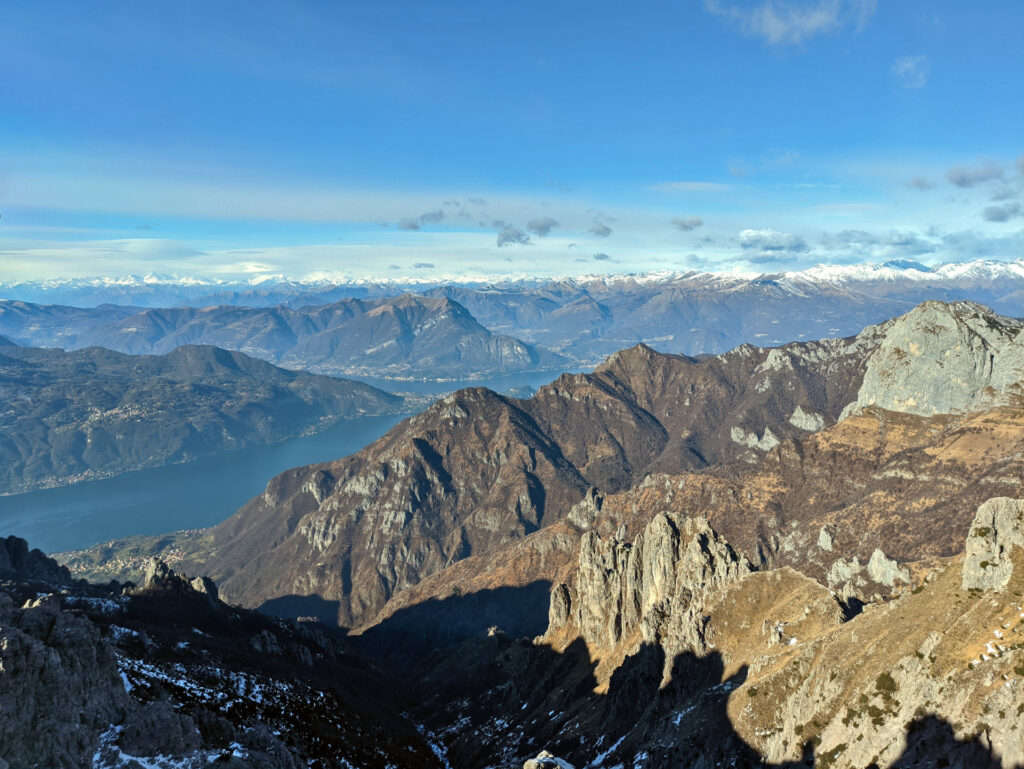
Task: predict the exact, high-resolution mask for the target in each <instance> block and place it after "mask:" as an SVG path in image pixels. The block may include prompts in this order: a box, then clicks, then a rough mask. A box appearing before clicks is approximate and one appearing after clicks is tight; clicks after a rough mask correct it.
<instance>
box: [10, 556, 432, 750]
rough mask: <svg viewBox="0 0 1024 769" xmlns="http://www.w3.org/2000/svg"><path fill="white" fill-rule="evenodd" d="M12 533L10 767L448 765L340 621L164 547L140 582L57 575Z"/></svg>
mask: <svg viewBox="0 0 1024 769" xmlns="http://www.w3.org/2000/svg"><path fill="white" fill-rule="evenodd" d="M0 544H2V547H0V553H3V554H5V555H6V556H7V558H6V560H5V561H4V564H5V568H4V572H3V575H2V576H3V578H4V579H5V581H3V582H0V767H8V766H9V767H17V768H19V769H20V768H21V767H61V769H64V768H65V767H67V768H69V769H70V768H71V767H83V768H84V767H91V768H92V769H121V768H124V769H128V768H129V767H138V766H147V767H154V768H155V769H198V768H199V767H205V766H208V765H210V764H211V763H212V764H216V765H218V766H220V765H223V766H228V767H258V768H260V769H299V767H307V766H310V765H311V762H313V763H315V764H316V765H317V766H323V767H339V768H340V767H349V766H352V765H353V764H354V765H358V766H367V767H384V766H396V765H408V766H423V767H434V766H440V760H439V759H438V757H437V756H436V755H435V753H434V752H433V750H432V749H431V748H430V746H429V745H428V743H427V741H426V740H425V739H424V738H423V737H421V736H420V734H419V733H418V732H417V730H416V725H415V724H414V723H412V722H410V721H408V719H406V718H404V717H403V716H401V715H400V713H401V711H402V710H403V708H404V707H406V706H407V703H406V702H405V701H403V700H402V698H401V696H400V695H399V694H398V693H399V691H400V689H399V687H398V684H397V683H396V682H394V681H392V680H391V679H389V678H388V677H387V676H386V675H385V674H383V673H382V672H380V671H378V670H375V669H374V668H373V666H372V665H371V663H369V662H368V661H367V660H365V659H362V658H360V657H359V656H358V655H356V654H355V653H354V650H353V649H352V648H351V646H349V645H347V644H345V643H344V641H343V640H342V639H341V638H340V637H339V636H337V635H336V634H334V633H332V631H331V630H330V629H327V628H323V627H322V626H320V625H319V624H318V623H310V622H284V621H275V620H273V619H270V618H268V617H264V616H262V615H258V614H255V613H252V612H246V611H241V610H237V609H234V608H232V607H229V606H226V605H224V604H223V603H221V602H220V601H219V600H218V599H217V592H216V587H215V585H214V584H213V583H212V581H211V580H209V579H207V578H205V577H200V578H196V579H194V580H190V579H188V578H187V577H184V576H181V575H177V574H175V573H174V572H173V571H172V570H171V569H169V568H168V567H167V566H166V564H164V563H162V562H160V561H153V562H151V563H150V567H149V569H148V570H147V578H146V581H145V584H144V585H143V586H141V587H134V586H131V585H128V586H125V587H124V588H122V587H121V586H119V585H116V584H112V585H110V586H107V587H99V586H89V585H86V584H82V583H79V584H75V585H70V584H68V583H67V581H65V582H64V584H52V583H48V582H46V581H45V577H47V576H53V575H56V576H57V577H61V576H63V575H66V572H65V571H63V570H62V569H61V567H58V566H57V565H56V564H55V563H54V562H53V561H50V560H49V559H46V557H45V556H43V555H42V554H41V553H39V551H31V552H30V551H28V549H27V546H26V544H25V542H24V541H23V540H17V539H16V538H8V539H7V540H3V541H2V542H0ZM11 553H13V554H14V557H10V554H11ZM26 553H29V557H28V558H25V557H24V554H26ZM47 561H49V563H47Z"/></svg>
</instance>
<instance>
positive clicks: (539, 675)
mask: <svg viewBox="0 0 1024 769" xmlns="http://www.w3.org/2000/svg"><path fill="white" fill-rule="evenodd" d="M1022 328H1024V326H1022V324H1021V322H1020V321H1018V320H1015V319H1012V318H1008V317H1003V316H1000V315H997V314H996V313H993V312H992V311H990V310H988V309H987V308H984V307H982V306H980V305H976V304H971V303H966V302H957V303H951V304H942V303H936V302H926V303H925V304H923V305H920V306H919V307H917V308H915V309H913V310H912V311H911V312H909V313H907V314H906V315H904V316H901V317H899V318H896V319H894V320H891V321H888V322H885V323H882V324H880V325H877V326H871V327H868V328H866V329H865V330H864V331H862V332H861V333H860V334H857V335H856V336H853V337H847V338H842V339H825V340H821V341H815V342H798V343H793V344H789V345H785V346H782V347H777V348H760V347H754V346H742V347H738V348H736V349H734V350H732V351H730V352H727V353H723V354H721V355H717V356H707V357H701V358H690V357H686V356H681V355H670V354H663V353H659V352H656V351H655V350H653V349H651V348H649V347H646V346H642V345H641V346H637V347H634V348H630V349H627V350H624V351H622V352H620V353H617V354H615V355H613V356H612V357H610V358H609V359H608V360H607V361H606V362H605V363H604V364H603V365H601V366H600V367H598V368H597V369H596V370H594V371H593V372H592V373H590V374H578V375H565V376H562V377H560V378H559V379H557V380H556V381H554V382H552V383H551V384H549V385H547V386H545V387H542V388H540V389H539V390H538V391H537V392H536V393H535V394H533V395H532V396H531V397H530V398H526V399H515V398H509V397H504V396H501V395H497V394H495V393H493V392H491V391H489V390H485V389H481V388H475V389H468V390H462V391H459V392H457V393H454V394H452V395H450V396H446V397H444V398H442V399H441V400H439V401H437V402H436V403H435V404H433V405H432V406H430V407H429V408H428V409H426V410H425V411H423V412H422V413H420V414H418V415H416V416H414V417H411V418H409V419H407V420H406V421H404V422H402V423H400V424H399V425H397V426H396V427H395V428H394V429H393V430H392V431H391V432H389V433H388V434H387V435H385V436H384V437H382V438H381V439H380V440H378V441H377V442H376V443H374V444H372V445H370V446H368V447H366V448H365V449H364V450H362V451H361V452H358V453H357V454H354V455H352V456H350V457H345V458H342V459H339V460H336V461H333V462H327V463H323V464H319V465H314V466H310V467H304V468H296V469H294V470H290V471H288V472H286V473H284V474H282V475H280V476H278V477H276V478H274V479H272V480H271V481H270V483H269V484H268V485H267V487H266V490H265V491H264V492H263V493H262V494H261V495H259V496H258V497H256V498H254V499H253V500H251V501H250V502H249V503H248V504H246V505H245V506H244V507H243V508H242V509H241V510H239V511H238V512H237V513H236V514H235V515H234V516H233V517H231V518H230V519H228V520H227V521H225V522H224V523H223V524H221V525H220V526H218V527H215V528H213V529H211V530H206V531H199V532H187V533H179V534H177V535H175V536H173V537H162V538H149V539H146V540H136V541H133V542H131V543H130V549H131V553H132V554H133V558H134V559H135V560H134V561H133V563H135V564H136V565H137V567H138V568H136V569H135V570H134V571H132V570H131V569H129V571H131V573H130V574H128V573H126V570H125V563H127V561H126V560H125V559H123V558H119V554H118V552H117V549H116V548H112V547H111V546H106V548H105V549H103V550H102V557H101V554H100V551H99V550H98V551H97V552H96V553H93V554H92V556H90V557H84V556H82V554H79V555H78V556H76V557H75V558H72V559H64V560H66V561H67V563H68V564H70V565H71V566H72V567H73V568H74V570H73V571H69V570H66V569H60V568H58V567H57V566H56V565H48V564H50V562H49V561H48V560H46V559H45V557H44V556H42V554H38V555H35V556H31V555H28V554H27V553H28V551H27V549H25V547H24V546H23V545H19V544H17V543H13V544H12V543H8V545H7V551H8V552H9V553H13V554H14V555H8V557H7V560H6V561H5V560H3V556H2V555H0V567H2V568H6V567H4V564H5V563H7V562H10V564H12V566H11V567H10V568H7V570H6V571H5V572H3V573H2V574H0V577H3V575H4V574H7V575H8V576H7V577H6V578H7V579H8V580H9V581H8V582H6V583H4V585H5V586H6V587H5V588H4V589H5V590H7V591H8V593H9V594H10V595H12V596H13V597H12V598H11V600H10V605H9V607H8V611H9V612H10V613H11V614H10V616H11V617H12V618H13V619H12V620H11V621H10V622H9V623H7V624H5V625H4V627H5V632H11V633H13V632H14V630H10V631H8V630H6V628H7V627H8V625H9V626H10V627H11V628H13V629H17V631H18V632H19V633H22V634H23V635H24V636H25V637H26V638H28V637H29V636H31V637H32V638H35V639H36V641H37V642H38V643H40V644H42V647H40V648H49V647H48V646H47V645H48V644H50V645H52V644H57V643H58V641H57V639H55V638H50V637H49V636H45V635H43V636H39V635H35V636H32V633H33V632H35V631H34V630H33V628H35V627H36V625H33V624H32V622H33V621H32V620H30V619H25V617H27V616H28V617H31V616H34V615H32V614H31V612H37V611H40V610H41V608H42V607H41V606H36V605H35V604H33V603H32V602H33V601H43V603H44V604H47V605H48V606H49V608H47V609H46V611H49V612H51V614H53V613H55V612H59V613H60V616H62V617H63V616H64V615H67V617H66V619H63V620H61V621H66V622H73V623H79V625H80V626H81V627H82V628H84V630H82V631H81V633H84V634H85V635H82V636H81V637H82V638H87V639H92V640H88V641H87V642H83V643H85V644H86V645H88V644H92V647H93V648H95V649H96V650H97V651H96V652H95V653H96V654H97V655H99V656H98V657H97V660H99V661H98V662H97V663H96V664H95V665H94V666H93V667H92V668H90V670H89V675H92V676H95V675H103V676H107V677H106V678H103V679H102V682H101V683H95V682H94V683H93V684H92V688H93V691H92V692H91V693H90V696H94V697H95V698H96V704H95V706H93V705H92V704H89V707H95V712H96V713H98V714H100V715H99V716H97V717H96V718H94V719H93V721H90V722H89V723H88V724H87V725H85V726H83V727H82V728H81V729H78V730H77V731H75V732H74V733H75V734H76V735H77V737H76V739H78V740H79V741H78V742H77V743H73V742H71V741H69V740H70V738H65V737H60V739H59V740H58V741H57V742H56V743H55V744H59V745H60V746H61V748H60V749H61V750H62V751H64V754H62V755H65V754H66V755H67V756H72V757H78V758H74V760H78V761H85V762H86V763H85V764H82V765H88V759H87V758H81V757H83V756H92V757H94V758H93V765H103V766H122V765H129V764H128V763H127V762H128V761H130V760H139V761H140V762H141V759H132V758H129V757H132V756H142V757H149V758H147V759H146V760H153V761H155V762H156V763H155V764H154V765H160V766H172V765H174V766H177V765H182V766H184V765H196V766H198V765H201V764H200V763H198V762H199V761H201V760H204V759H203V757H204V756H205V757H206V758H207V759H209V760H220V761H224V762H232V761H234V762H236V763H237V764H238V765H257V766H260V765H267V766H270V765H281V766H288V765H291V764H289V763H288V762H289V761H292V762H306V765H315V766H381V767H383V766H401V767H404V766H410V767H411V766H432V765H437V766H449V767H458V768H460V769H461V767H466V768H467V769H469V768H471V767H473V768H475V767H496V768H497V767H501V768H502V769H506V768H507V769H512V768H513V767H515V768H516V769H518V768H519V767H523V766H528V767H531V769H535V768H536V767H561V768H562V769H565V767H590V769H599V768H600V767H605V768H606V769H611V768H612V767H617V766H623V767H625V766H629V767H637V768H638V769H653V768H654V767H741V768H742V767H763V766H770V767H791V768H794V769H795V767H810V766H817V767H844V768H847V767H848V768H849V769H854V768H856V769H862V768H864V767H869V766H878V767H909V766H922V767H923V766H936V767H937V766H950V767H987V768H990V769H995V767H1002V768H1004V769H1006V768H1008V767H1015V766H1021V765H1024V730H1022V729H1021V727H1020V724H1021V723H1022V719H1024V502H1022V501H1021V500H1022V498H1024V492H1022V491H1021V486H1022V483H1024V401H1022V400H1021V393H1020V391H1019V387H1020V382H1021V380H1022V376H1021V373H1020V371H1021V369H1020V367H1019V366H1020V363H1019V361H1020V359H1021V357H1020V356H1021V349H1022V347H1021V345H1022V344H1024V336H1022ZM125 552H127V550H126V551H125ZM143 556H146V558H143ZM150 556H153V557H150ZM40 559H43V560H40ZM105 563H106V564H109V566H105V565H104V564H105ZM85 564H88V568H82V567H83V565H85ZM105 568H106V571H105V570H104V569H105ZM183 573H184V574H189V575H202V576H200V577H198V578H187V577H184V576H182V574H183ZM33 575H34V576H33ZM115 576H116V577H117V578H118V579H120V580H122V582H110V581H109V580H110V579H112V578H113V577H115ZM82 577H88V578H90V579H91V580H92V583H91V584H90V583H85V582H74V580H75V579H80V578H82ZM125 579H131V580H132V581H133V582H136V583H138V585H139V586H137V585H135V584H125V583H124V581H123V580H125ZM31 580H40V581H42V582H44V583H46V585H47V586H46V587H39V586H35V587H26V585H28V584H29V583H30V582H31ZM100 583H102V584H100ZM43 594H46V595H51V597H50V598H46V597H45V596H44V597H40V596H43ZM16 607H21V608H16ZM257 610H258V611H257ZM18 638H19V639H20V638H21V636H18ZM19 643H23V645H24V644H27V643H29V642H28V641H27V640H24V641H19ZM54 648H56V649H57V653H58V654H61V659H62V660H64V659H65V657H64V655H63V654H62V653H61V652H60V647H56V646H55V647H54ZM47 653H49V652H47ZM104 655H106V656H104ZM68 659H69V660H72V661H73V660H74V659H75V658H74V656H73V655H72V656H69V657H68ZM102 660H109V661H108V662H103V661H102ZM5 665H6V663H5ZM12 669H13V668H12ZM104 670H106V671H107V673H109V674H110V675H107V673H103V671H104ZM97 671H98V672H97ZM117 674H120V677H121V682H120V684H119V685H120V689H118V687H117V686H115V685H114V684H118V681H117ZM55 675H56V674H55ZM60 675H67V676H68V677H69V678H68V680H73V681H74V680H77V679H75V678H74V676H76V675H81V673H79V672H76V670H75V669H69V670H67V671H64V672H61V673H60ZM11 680H15V679H11ZM33 680H35V679H33ZM18 685H19V686H26V687H27V684H24V685H23V684H18ZM76 685H77V684H76ZM19 691H22V690H19ZM23 691H25V692H26V694H23V695H20V696H24V697H30V698H31V697H34V698H35V699H36V700H39V701H40V703H42V704H40V705H38V708H42V710H40V711H39V712H40V713H42V714H43V715H41V716H39V718H43V717H44V716H45V718H48V719H50V721H52V723H53V724H54V726H53V727H52V729H51V732H52V733H53V734H63V732H62V731H61V729H65V728H66V727H65V726H61V724H65V723H66V719H70V718H72V716H71V715H70V713H71V712H72V711H73V708H74V707H78V705H72V706H71V707H70V709H65V710H59V711H57V712H55V713H50V712H49V711H46V710H45V708H46V707H47V706H45V703H43V700H42V698H43V697H44V696H45V691H46V689H45V687H37V688H36V689H34V690H30V689H28V688H25V689H23ZM33 701H35V700H33ZM33 707H37V706H35V705H34V706H33ZM44 711H45V712H44ZM62 719H63V720H62ZM50 721H48V722H47V723H50ZM40 723H42V721H40ZM154 725H155V726H154ZM48 728H49V727H48ZM154 730H155V731H156V732H158V733H160V734H165V733H166V734H167V735H169V736H168V737H167V738H166V741H165V742H160V743H159V744H157V743H156V742H154V741H153V739H152V738H147V739H148V741H147V739H143V737H142V736H141V735H144V734H151V733H152V732H153V731H154ZM68 733H69V734H70V733H71V732H70V731H69V732H68ZM26 734H27V732H25V730H24V728H22V731H20V732H18V735H20V736H17V738H16V741H13V742H11V743H10V744H12V745H16V746H20V747H19V748H18V749H19V750H22V751H23V752H21V753H14V752H11V751H10V750H9V751H8V754H4V753H2V752H0V758H3V759H4V760H6V761H8V763H10V764H11V765H17V764H16V761H17V760H19V759H18V757H19V756H24V755H27V753H26V752H24V751H27V750H29V748H27V747H25V746H27V745H29V743H30V741H31V737H30V736H26ZM55 739H56V738H55ZM161 739H163V738H161ZM0 750H2V749H0ZM75 751H77V752H75ZM90 751H92V752H91V753H90ZM8 755H10V756H11V757H8ZM158 755H159V756H165V757H166V756H175V757H176V758H174V759H173V760H175V761H181V762H193V763H192V764H188V763H181V764H171V763H169V762H170V761H171V760H172V759H170V758H162V759H156V758H152V757H153V756H158ZM12 758H13V759H14V760H12ZM69 760H70V759H69ZM160 761H163V762H164V763H163V764H161V763H160ZM275 761H276V762H278V763H276V764H275V763H274V762H275ZM96 762H100V763H96ZM103 762H106V763H103ZM118 762H120V763H118ZM260 762H264V763H260ZM309 762H312V764H310V763H309ZM296 765H300V764H298V763H296Z"/></svg>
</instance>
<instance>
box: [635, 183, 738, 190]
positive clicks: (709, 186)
mask: <svg viewBox="0 0 1024 769" xmlns="http://www.w3.org/2000/svg"><path fill="white" fill-rule="evenodd" d="M730 186H731V185H728V184H720V183H719V182H660V183H659V184H652V185H651V186H650V187H648V188H647V189H650V190H654V191H655V192H720V191H721V190H727V189H729V187H730Z"/></svg>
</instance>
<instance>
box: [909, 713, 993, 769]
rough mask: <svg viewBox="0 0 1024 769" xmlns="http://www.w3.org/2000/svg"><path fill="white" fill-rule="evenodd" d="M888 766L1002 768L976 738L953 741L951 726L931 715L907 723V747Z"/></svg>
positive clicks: (938, 768) (953, 735)
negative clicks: (908, 725) (894, 761)
mask: <svg viewBox="0 0 1024 769" xmlns="http://www.w3.org/2000/svg"><path fill="white" fill-rule="evenodd" d="M892 766H893V769H921V768H923V767H927V768H928V769H931V768H932V767H935V768H936V769H940V768H941V767H950V769H958V768H959V767H965V769H966V768H967V767H969V768H970V769H1003V764H1002V762H1001V761H1000V760H999V759H998V758H996V757H995V755H994V754H993V753H992V751H991V750H990V749H989V748H988V747H987V746H985V745H984V744H982V742H981V739H980V737H978V738H975V739H973V740H960V739H957V736H956V735H955V734H954V733H953V727H952V726H950V724H949V723H948V722H947V721H945V720H943V719H941V718H939V717H938V716H935V715H928V716H925V717H923V718H918V719H915V720H914V721H913V722H912V723H911V724H910V728H909V729H907V747H906V748H905V749H904V751H903V755H901V756H900V757H899V759H897V761H896V763H894V764H893V765H892Z"/></svg>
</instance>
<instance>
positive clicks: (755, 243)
mask: <svg viewBox="0 0 1024 769" xmlns="http://www.w3.org/2000/svg"><path fill="white" fill-rule="evenodd" d="M739 241H740V248H742V249H743V250H744V251H761V252H764V253H788V254H802V253H805V252H807V251H809V250H810V248H809V247H808V245H807V242H806V241H805V240H804V239H803V238H801V237H800V236H799V235H791V234H790V233H788V232H778V231H776V230H743V231H742V232H740V234H739Z"/></svg>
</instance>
